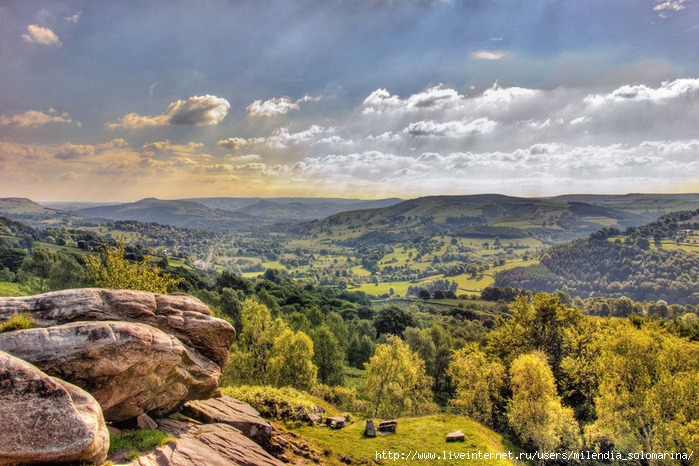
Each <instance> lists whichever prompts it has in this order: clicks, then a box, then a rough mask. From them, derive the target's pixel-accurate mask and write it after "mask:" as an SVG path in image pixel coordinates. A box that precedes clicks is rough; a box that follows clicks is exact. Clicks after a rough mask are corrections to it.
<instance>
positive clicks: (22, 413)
mask: <svg viewBox="0 0 699 466" xmlns="http://www.w3.org/2000/svg"><path fill="white" fill-rule="evenodd" d="M0 420H1V421H0V464H36V463H69V462H70V463H93V464H102V463H103V462H104V460H105V459H106V457H107V450H108V449H109V434H108V432H107V426H106V425H105V423H104V418H103V417H102V411H101V410H100V406H99V405H98V404H97V401H96V400H95V399H94V398H93V397H92V396H90V394H89V393H87V392H85V391H83V390H81V389H80V388H78V387H76V386H74V385H71V384H69V383H66V382H63V381H61V380H58V379H55V378H53V377H50V376H48V375H46V374H44V373H42V372H41V371H40V370H39V369H37V368H36V367H34V366H32V365H31V364H29V363H27V362H25V361H22V360H20V359H17V358H15V357H13V356H11V355H9V354H7V353H4V352H2V351H0Z"/></svg>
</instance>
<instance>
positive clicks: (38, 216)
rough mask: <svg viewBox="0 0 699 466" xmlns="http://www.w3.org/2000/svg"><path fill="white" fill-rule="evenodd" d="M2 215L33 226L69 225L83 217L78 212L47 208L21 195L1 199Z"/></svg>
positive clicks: (0, 212) (0, 208)
mask: <svg viewBox="0 0 699 466" xmlns="http://www.w3.org/2000/svg"><path fill="white" fill-rule="evenodd" d="M0 215H4V216H6V217H8V218H11V219H13V220H17V221H19V222H23V223H26V224H28V225H31V226H33V227H40V226H46V225H54V226H60V225H69V224H71V222H74V221H80V220H81V219H82V217H81V216H80V215H78V214H75V213H72V212H66V211H63V210H58V209H50V208H46V207H43V206H41V205H39V204H37V203H36V202H34V201H32V200H30V199H26V198H19V197H8V198H2V199H0Z"/></svg>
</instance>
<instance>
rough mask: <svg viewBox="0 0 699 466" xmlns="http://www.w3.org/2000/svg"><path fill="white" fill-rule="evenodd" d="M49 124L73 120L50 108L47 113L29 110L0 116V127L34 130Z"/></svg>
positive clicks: (71, 121) (65, 114) (78, 123)
mask: <svg viewBox="0 0 699 466" xmlns="http://www.w3.org/2000/svg"><path fill="white" fill-rule="evenodd" d="M51 123H73V120H72V119H71V118H70V115H68V114H67V113H61V114H59V113H58V112H56V110H54V109H52V108H50V109H49V110H48V111H47V112H42V111H39V110H29V111H26V112H24V113H20V114H18V115H13V116H11V117H8V116H4V115H0V126H14V127H18V128H36V127H38V126H43V125H48V124H51ZM75 124H77V125H78V126H81V124H80V122H77V121H76V122H75Z"/></svg>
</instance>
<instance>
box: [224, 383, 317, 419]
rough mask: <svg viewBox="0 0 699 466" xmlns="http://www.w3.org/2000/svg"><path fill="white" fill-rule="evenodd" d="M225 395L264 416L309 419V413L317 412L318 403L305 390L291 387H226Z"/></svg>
mask: <svg viewBox="0 0 699 466" xmlns="http://www.w3.org/2000/svg"><path fill="white" fill-rule="evenodd" d="M221 392H222V393H223V394H224V395H227V396H230V397H233V398H236V399H238V400H241V401H244V402H245V403H247V404H249V405H250V406H252V407H253V408H255V409H256V410H257V411H259V412H260V414H261V415H262V416H263V417H267V418H272V419H277V420H284V421H307V420H308V415H309V414H311V413H313V412H316V411H317V410H318V409H317V403H315V402H314V401H313V400H312V399H311V397H309V396H308V395H306V394H305V393H303V392H300V391H298V390H295V389H293V388H290V387H285V388H273V387H268V386H249V385H243V386H240V387H224V388H222V389H221Z"/></svg>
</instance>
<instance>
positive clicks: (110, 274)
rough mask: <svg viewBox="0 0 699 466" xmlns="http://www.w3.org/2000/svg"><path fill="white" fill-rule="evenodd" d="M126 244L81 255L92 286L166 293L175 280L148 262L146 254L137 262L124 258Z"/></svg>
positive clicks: (172, 286)
mask: <svg viewBox="0 0 699 466" xmlns="http://www.w3.org/2000/svg"><path fill="white" fill-rule="evenodd" d="M125 249H126V245H125V244H123V243H121V244H119V245H118V246H117V247H107V248H105V249H104V250H102V252H100V254H99V255H98V256H95V255H85V256H84V257H85V267H86V269H87V276H88V280H89V281H90V282H91V283H92V285H94V286H98V287H101V288H110V289H117V290H119V289H125V290H140V291H150V292H152V293H167V292H168V289H171V288H174V287H175V286H176V285H177V283H178V282H179V280H174V279H172V278H170V275H169V274H167V273H161V272H160V269H158V267H157V266H155V265H153V264H151V263H150V256H145V257H144V258H143V259H142V260H141V261H139V262H129V261H128V260H126V259H125V258H124V252H125Z"/></svg>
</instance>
